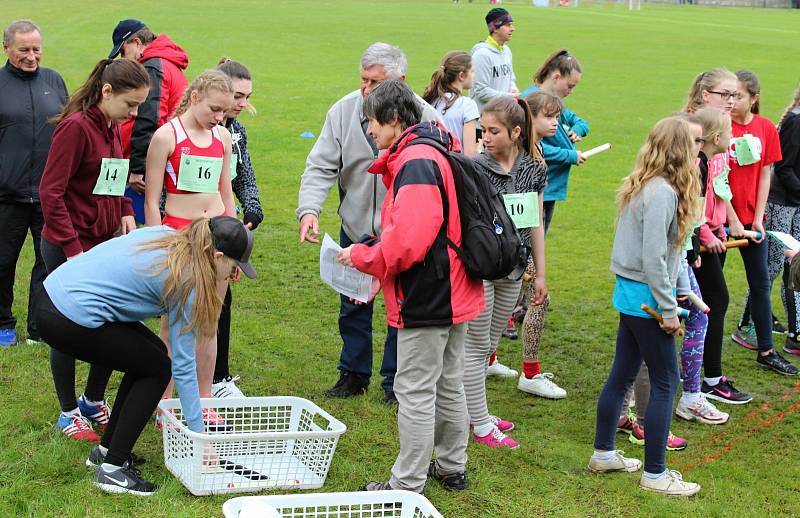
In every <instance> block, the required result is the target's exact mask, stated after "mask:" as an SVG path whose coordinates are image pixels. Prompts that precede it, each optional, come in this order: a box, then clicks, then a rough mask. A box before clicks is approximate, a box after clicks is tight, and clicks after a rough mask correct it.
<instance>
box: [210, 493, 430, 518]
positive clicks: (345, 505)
mask: <svg viewBox="0 0 800 518" xmlns="http://www.w3.org/2000/svg"><path fill="white" fill-rule="evenodd" d="M258 503H264V504H267V505H268V506H271V507H272V508H274V509H275V510H276V511H278V513H279V516H281V518H306V517H307V518H372V517H381V518H393V517H396V518H444V517H443V516H442V515H441V513H439V511H437V510H436V508H435V507H434V506H433V504H431V503H430V502H429V501H428V499H427V498H425V497H424V496H422V495H420V494H418V493H414V492H412V491H359V492H353V493H314V494H310V495H274V496H240V497H238V498H231V499H230V500H228V501H227V502H225V504H224V505H223V506H222V512H223V513H224V514H225V518H239V513H240V511H242V509H243V508H246V507H250V506H252V507H251V509H253V507H255V508H256V509H257V508H258V507H259V506H258V505H257V504H258ZM254 504H255V505H254ZM253 511H255V509H253ZM253 515H258V513H257V512H256V513H253ZM243 518H244V517H243Z"/></svg>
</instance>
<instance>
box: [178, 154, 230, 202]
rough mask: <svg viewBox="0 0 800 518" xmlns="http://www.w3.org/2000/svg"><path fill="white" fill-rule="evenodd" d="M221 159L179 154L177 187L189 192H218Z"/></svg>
mask: <svg viewBox="0 0 800 518" xmlns="http://www.w3.org/2000/svg"><path fill="white" fill-rule="evenodd" d="M221 173H222V159H221V158H218V157H210V156H193V155H186V154H181V169H180V172H179V173H178V185H177V187H178V189H180V190H182V191H189V192H207V193H216V192H219V176H220V174H221Z"/></svg>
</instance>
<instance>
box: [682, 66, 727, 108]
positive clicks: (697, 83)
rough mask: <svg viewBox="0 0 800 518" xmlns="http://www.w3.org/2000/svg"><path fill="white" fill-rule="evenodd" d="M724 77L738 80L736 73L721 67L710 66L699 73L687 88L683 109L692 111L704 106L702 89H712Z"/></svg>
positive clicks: (724, 78)
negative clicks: (705, 70)
mask: <svg viewBox="0 0 800 518" xmlns="http://www.w3.org/2000/svg"><path fill="white" fill-rule="evenodd" d="M726 79H730V80H732V81H737V80H738V79H737V77H736V74H734V73H733V72H731V71H730V70H728V69H727V68H723V67H718V68H712V69H711V70H709V71H708V72H703V73H702V74H699V75H698V76H697V77H695V78H694V81H692V86H691V87H690V88H689V98H688V99H687V100H686V106H685V107H684V108H683V111H685V112H687V113H694V112H696V111H697V110H699V109H700V108H702V107H703V106H705V103H704V102H703V91H711V90H714V89H715V88H717V87H718V86H719V84H720V83H721V82H722V81H724V80H726Z"/></svg>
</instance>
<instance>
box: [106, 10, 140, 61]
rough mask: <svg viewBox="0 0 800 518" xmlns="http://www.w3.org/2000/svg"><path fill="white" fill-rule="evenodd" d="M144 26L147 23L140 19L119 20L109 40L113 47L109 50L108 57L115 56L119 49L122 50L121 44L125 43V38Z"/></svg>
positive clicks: (112, 57)
mask: <svg viewBox="0 0 800 518" xmlns="http://www.w3.org/2000/svg"><path fill="white" fill-rule="evenodd" d="M145 27H147V25H145V24H144V22H142V21H141V20H132V19H131V20H122V21H121V22H119V23H118V24H117V26H116V27H115V28H114V33H113V34H112V35H111V42H112V43H113V44H114V48H113V49H111V52H110V53H109V54H108V59H114V58H115V57H117V54H119V51H120V50H122V44H123V43H125V40H127V39H128V38H130V37H131V36H132V35H133V34H135V33H136V32H137V31H140V30H141V29H144V28H145Z"/></svg>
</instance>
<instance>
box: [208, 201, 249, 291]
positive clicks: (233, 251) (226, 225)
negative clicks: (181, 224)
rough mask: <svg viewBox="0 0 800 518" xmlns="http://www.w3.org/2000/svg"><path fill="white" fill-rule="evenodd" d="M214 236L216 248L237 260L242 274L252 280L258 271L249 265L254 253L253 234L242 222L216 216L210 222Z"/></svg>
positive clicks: (228, 217)
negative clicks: (251, 255)
mask: <svg viewBox="0 0 800 518" xmlns="http://www.w3.org/2000/svg"><path fill="white" fill-rule="evenodd" d="M208 226H209V228H211V234H212V235H213V236H214V248H216V249H217V250H219V251H220V252H222V253H223V254H225V255H226V256H227V257H230V258H231V259H233V260H235V261H236V262H237V264H238V265H239V268H241V269H242V272H243V273H244V274H245V275H247V276H248V277H250V278H251V279H255V278H256V271H255V270H254V269H253V266H252V265H251V264H250V263H249V261H250V254H251V253H252V252H253V233H252V232H250V229H249V228H247V227H245V226H244V225H243V224H242V222H241V221H239V220H238V219H236V218H232V217H230V216H216V217H214V218H211V219H210V220H208Z"/></svg>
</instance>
